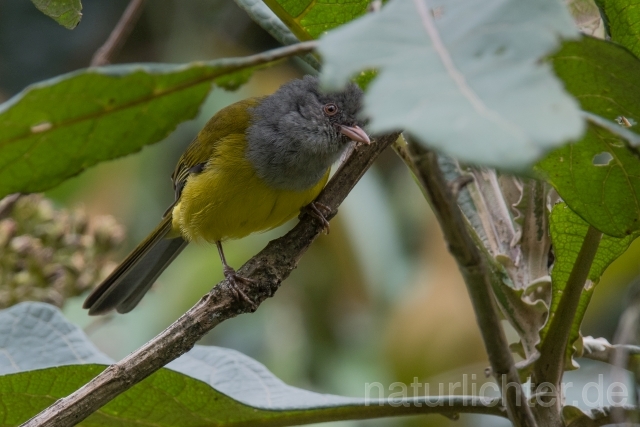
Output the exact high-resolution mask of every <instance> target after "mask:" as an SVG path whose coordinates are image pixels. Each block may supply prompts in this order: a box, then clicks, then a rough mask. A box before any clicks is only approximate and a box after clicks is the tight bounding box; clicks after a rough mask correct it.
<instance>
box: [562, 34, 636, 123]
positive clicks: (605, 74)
mask: <svg viewBox="0 0 640 427" xmlns="http://www.w3.org/2000/svg"><path fill="white" fill-rule="evenodd" d="M550 60H551V61H552V64H553V68H554V70H555V72H556V74H557V75H558V77H560V78H561V79H562V80H563V81H564V85H565V89H566V90H567V91H569V92H570V93H571V94H572V95H574V96H575V97H576V99H577V100H578V101H579V102H580V105H581V106H582V108H583V109H584V110H586V111H590V112H592V113H594V114H597V115H599V116H601V117H604V118H606V119H608V120H610V121H615V120H616V119H617V118H618V117H620V116H624V117H626V118H627V119H628V120H630V121H632V122H640V98H639V97H638V88H637V82H638V79H640V60H638V58H636V57H635V55H633V54H632V53H631V52H629V51H628V50H627V49H625V48H624V47H621V46H619V45H616V44H615V43H610V42H607V41H604V40H599V39H595V38H592V37H584V38H583V39H582V40H581V41H580V42H566V43H564V44H563V45H562V49H561V50H560V51H559V52H558V53H556V54H555V55H553V56H552V57H551V58H550ZM629 130H631V131H634V132H636V133H640V132H638V126H637V125H635V126H632V127H630V128H629Z"/></svg>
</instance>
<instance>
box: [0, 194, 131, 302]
mask: <svg viewBox="0 0 640 427" xmlns="http://www.w3.org/2000/svg"><path fill="white" fill-rule="evenodd" d="M123 238H124V230H123V228H122V226H120V225H119V224H118V223H117V222H116V221H115V219H114V218H113V217H111V216H97V217H92V218H89V217H88V216H87V214H86V212H85V211H84V210H83V209H82V208H75V209H73V210H65V209H55V208H54V207H53V204H52V203H51V201H50V200H48V199H46V198H45V197H44V196H42V195H41V194H31V195H25V196H21V197H19V198H17V200H16V201H15V203H14V204H13V206H12V207H11V209H10V212H4V215H2V217H0V308H6V307H9V306H11V305H14V304H17V303H19V302H22V301H43V302H48V303H51V304H54V305H56V306H58V307H60V306H62V305H63V304H64V302H65V300H66V299H67V298H69V297H72V296H76V295H80V294H82V293H83V292H85V291H86V290H88V289H90V288H92V287H94V286H95V285H96V284H97V283H98V282H99V281H100V280H102V279H104V278H105V277H106V275H107V274H108V273H109V272H110V271H111V270H113V268H114V263H113V262H112V261H110V258H111V255H112V253H113V252H114V251H115V250H116V249H117V248H118V247H119V245H120V243H121V242H122V240H123Z"/></svg>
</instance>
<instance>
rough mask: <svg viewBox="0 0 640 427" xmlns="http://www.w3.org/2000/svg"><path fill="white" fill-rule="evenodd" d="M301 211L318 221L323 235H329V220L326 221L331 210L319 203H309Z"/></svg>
mask: <svg viewBox="0 0 640 427" xmlns="http://www.w3.org/2000/svg"><path fill="white" fill-rule="evenodd" d="M303 210H304V211H305V212H307V213H308V214H309V215H311V216H312V217H314V218H315V219H317V220H318V221H320V223H321V224H322V231H323V232H324V234H329V232H330V231H331V226H330V225H329V220H328V219H327V216H328V215H329V214H330V213H331V208H330V207H329V206H327V205H325V204H324V203H320V202H311V203H309V204H308V205H307V206H305V207H304V208H303ZM322 211H324V212H322Z"/></svg>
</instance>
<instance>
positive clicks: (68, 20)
mask: <svg viewBox="0 0 640 427" xmlns="http://www.w3.org/2000/svg"><path fill="white" fill-rule="evenodd" d="M31 1H32V2H33V4H35V5H36V7H37V8H38V9H39V10H40V11H41V12H42V13H44V14H45V15H47V16H49V17H51V18H53V19H54V20H55V21H56V22H57V23H58V24H60V25H62V26H63V27H65V28H68V29H69V30H73V29H74V28H75V27H76V25H78V23H79V22H80V19H81V18H82V13H81V11H82V3H80V0H31Z"/></svg>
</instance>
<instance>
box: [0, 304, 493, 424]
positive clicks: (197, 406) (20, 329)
mask: <svg viewBox="0 0 640 427" xmlns="http://www.w3.org/2000/svg"><path fill="white" fill-rule="evenodd" d="M0 326H1V329H0V373H3V374H4V375H0V402H1V403H2V404H0V426H2V427H4V426H7V427H9V426H16V425H19V424H20V423H22V422H24V421H25V420H27V419H29V418H30V417H32V416H33V415H35V414H36V413H38V412H39V411H41V410H42V409H44V408H45V407H47V406H49V405H50V404H52V403H53V402H55V401H56V400H57V399H59V398H62V397H65V396H67V395H69V394H70V393H72V392H74V391H75V390H77V389H78V388H80V387H81V386H83V385H84V384H85V383H87V382H88V381H89V380H91V379H92V378H93V377H95V376H96V375H97V374H98V373H100V372H101V371H102V370H103V369H104V368H105V366H104V365H96V364H94V363H110V361H109V359H108V358H107V357H106V356H104V355H102V354H100V352H99V351H98V350H97V349H96V348H95V347H94V346H93V344H91V342H90V341H89V340H88V339H87V337H86V336H85V335H84V334H83V333H82V331H81V330H80V329H79V328H78V327H76V326H74V325H72V324H70V323H68V322H67V321H66V320H65V319H64V318H63V316H62V315H61V313H60V312H59V310H58V309H56V308H55V307H53V306H51V305H47V304H42V303H22V304H18V305H16V306H14V307H12V308H10V309H8V310H4V311H0ZM51 365H67V366H57V367H51ZM167 367H168V368H169V369H161V370H160V371H158V372H156V373H155V374H153V375H151V376H150V377H149V378H147V379H145V380H144V381H142V382H141V383H139V384H137V385H136V386H134V387H133V388H131V389H130V390H128V391H127V392H125V393H123V394H121V395H120V396H118V397H117V398H115V399H114V400H113V401H111V402H109V403H108V404H107V405H105V406H104V407H102V408H101V409H100V410H98V411H97V412H96V413H94V414H93V415H91V416H90V417H89V418H87V419H86V420H85V421H83V423H82V425H83V426H96V427H97V426H100V427H105V426H114V427H115V426H118V427H126V426H131V427H135V426H140V425H150V426H156V427H158V426H167V427H173V426H180V427H189V426H194V427H196V426H205V425H226V426H236V425H238V426H239V425H243V426H246V425H252V426H253V425H255V426H260V425H268V426H288V425H299V424H308V423H315V422H322V421H332V420H342V419H365V418H379V417H388V416H395V415H405V414H414V413H425V414H426V413H434V412H443V410H442V406H446V405H448V404H450V403H453V404H456V409H457V410H458V411H467V412H482V413H486V414H492V415H499V416H504V412H503V411H502V410H501V407H500V406H499V405H497V403H498V402H497V400H491V399H489V400H487V399H480V398H471V397H464V396H456V397H453V398H452V399H451V401H450V400H449V399H444V398H442V399H438V398H437V397H431V398H429V397H416V398H406V397H405V398H404V399H402V400H400V401H399V400H397V399H396V400H392V399H384V398H382V399H377V398H376V399H360V398H349V397H342V396H335V395H328V394H319V393H314V392H310V391H306V390H302V389H298V388H295V387H291V386H288V385H286V384H285V383H283V382H282V381H280V380H279V379H278V378H276V377H275V376H274V375H273V374H272V373H271V372H269V371H268V370H267V369H266V368H265V367H264V366H263V365H261V364H260V363H258V362H256V361H255V360H253V359H251V358H249V357H247V356H245V355H243V354H241V353H239V352H237V351H234V350H229V349H223V348H217V347H205V346H196V347H195V348H194V349H192V350H191V351H190V352H188V353H187V354H185V355H183V356H182V357H180V358H179V359H177V360H175V361H173V362H171V363H170V364H169V365H167ZM34 369H35V370H34ZM11 372H12V373H11ZM382 391H384V390H382ZM379 392H380V389H379V388H378V387H375V386H374V387H373V388H372V393H373V394H375V395H376V397H377V395H378V394H379ZM464 399H469V400H467V401H466V406H463V402H464ZM489 405H492V406H491V407H489ZM479 406H482V407H483V408H479Z"/></svg>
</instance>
